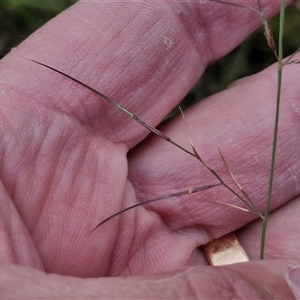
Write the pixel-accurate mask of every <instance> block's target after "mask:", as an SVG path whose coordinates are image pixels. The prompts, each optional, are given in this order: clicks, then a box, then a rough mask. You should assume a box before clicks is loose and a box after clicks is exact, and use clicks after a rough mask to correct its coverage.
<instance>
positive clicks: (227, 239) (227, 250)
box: [203, 232, 250, 266]
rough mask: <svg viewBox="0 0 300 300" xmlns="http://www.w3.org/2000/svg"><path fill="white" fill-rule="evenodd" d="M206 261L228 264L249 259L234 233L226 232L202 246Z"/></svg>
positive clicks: (211, 263)
mask: <svg viewBox="0 0 300 300" xmlns="http://www.w3.org/2000/svg"><path fill="white" fill-rule="evenodd" d="M203 251H204V254H205V256H206V259H207V261H208V263H209V264H210V265H212V266H222V265H229V264H234V263H238V262H245V261H249V260H250V259H249V257H248V255H247V253H246V252H245V250H244V248H243V247H242V246H241V244H240V242H239V240H238V239H237V236H236V235H235V233H233V232H231V233H228V234H226V235H224V236H222V237H220V238H218V239H216V240H213V241H211V242H209V243H207V244H206V245H204V246H203Z"/></svg>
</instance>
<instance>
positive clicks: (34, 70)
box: [0, 2, 300, 298]
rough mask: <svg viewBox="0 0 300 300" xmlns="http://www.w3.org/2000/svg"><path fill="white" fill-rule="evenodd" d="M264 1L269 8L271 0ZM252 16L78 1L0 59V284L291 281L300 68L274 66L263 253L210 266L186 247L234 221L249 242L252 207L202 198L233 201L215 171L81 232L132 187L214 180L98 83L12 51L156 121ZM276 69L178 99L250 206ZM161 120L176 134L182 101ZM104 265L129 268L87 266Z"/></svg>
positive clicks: (40, 288) (207, 292)
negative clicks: (173, 195)
mask: <svg viewBox="0 0 300 300" xmlns="http://www.w3.org/2000/svg"><path fill="white" fill-rule="evenodd" d="M264 9H265V12H266V14H267V15H269V16H271V15H273V14H274V13H275V12H277V11H278V5H277V4H276V3H266V4H265V5H264ZM200 21H201V22H200ZM220 22H222V24H221V25H220ZM259 25H260V19H259V18H258V17H257V16H256V15H255V14H254V13H252V12H249V11H246V10H245V11H244V10H238V13H237V9H236V8H234V7H226V6H223V5H220V4H217V3H207V4H200V3H193V4H192V3H183V2H178V3H177V2H176V3H172V4H167V3H159V4H157V3H152V4H151V3H147V2H144V3H143V2H142V3H140V2H139V3H122V4H120V3H115V4H114V3H112V2H111V3H109V2H106V3H102V2H93V3H84V2H79V3H78V4H76V5H75V6H74V7H72V8H71V9H69V10H68V11H66V12H65V13H63V14H61V15H60V16H59V17H57V18H56V19H54V20H53V21H51V22H50V23H48V24H47V25H46V26H44V27H43V28H42V29H40V30H38V31H37V32H36V33H35V34H34V35H32V36H31V37H30V38H29V39H27V40H26V41H25V42H24V43H23V44H22V45H20V46H19V47H18V48H17V49H15V51H13V52H11V53H10V54H9V55H8V56H7V57H6V58H5V59H3V60H2V61H1V75H0V76H1V91H2V93H1V130H2V137H3V138H2V147H1V149H2V186H1V199H2V201H1V217H2V218H1V222H2V226H1V228H2V229H1V230H2V234H1V236H2V242H1V252H0V253H1V257H2V262H3V264H2V266H1V268H2V272H0V273H1V276H2V277H1V282H2V286H1V289H0V290H2V291H3V290H4V289H3V288H4V287H5V288H6V291H5V290H4V293H3V294H2V296H3V297H4V296H7V295H14V296H15V297H18V296H19V297H20V295H21V296H24V295H26V297H42V296H45V295H46V296H48V298H49V297H50V298H54V297H68V298H71V297H75V296H77V297H82V298H83V297H85V298H87V297H90V298H91V297H99V298H101V297H102V298H105V297H106V298H107V297H115V298H120V297H124V298H132V297H136V298H141V297H142V298H163V297H166V298H175V297H177V298H180V297H181V298H191V297H193V296H194V297H196V296H197V297H198V298H201V297H202V298H213V297H219V298H220V297H221V298H226V297H241V298H245V297H250V296H252V297H256V298H258V297H264V296H270V295H273V296H274V297H275V296H276V297H278V298H279V297H282V298H287V297H291V295H292V292H291V290H290V289H289V288H288V285H287V282H286V280H285V278H286V274H287V271H288V270H290V269H291V268H292V266H294V265H297V264H299V260H298V253H297V249H298V247H299V242H298V240H297V239H296V236H297V232H298V226H299V225H298V223H297V221H296V220H297V215H298V214H297V211H298V209H299V208H298V206H299V204H298V203H297V198H295V197H297V196H298V194H299V187H298V186H297V178H298V174H299V168H298V166H297V164H299V154H298V152H296V149H298V147H299V140H300V139H299V138H298V137H299V128H298V126H299V125H298V123H297V122H298V117H297V111H298V110H297V109H298V107H299V104H298V103H297V100H298V98H299V96H298V94H299V90H298V89H299V88H298V84H297V82H298V81H297V74H298V73H297V72H299V68H297V67H295V66H290V67H287V68H286V70H285V77H284V78H285V82H284V84H283V86H284V90H283V95H284V97H283V109H282V114H281V118H282V119H281V120H282V121H281V124H280V126H281V127H280V140H279V151H278V153H279V157H278V162H277V168H278V170H279V171H280V173H279V172H278V173H277V174H278V175H277V176H276V178H275V190H274V199H273V204H272V209H275V208H277V207H279V206H281V205H284V206H282V207H280V209H278V210H277V211H276V212H274V213H272V215H271V218H270V224H269V231H268V241H267V248H266V257H267V258H269V259H270V260H266V261H252V262H249V263H246V264H236V265H231V266H226V267H222V268H214V267H210V266H207V264H206V262H205V259H204V257H203V254H202V252H201V250H199V248H198V247H199V246H201V245H204V244H206V243H207V242H208V241H210V240H211V239H213V238H217V237H219V236H222V235H224V234H225V233H227V232H230V231H236V230H239V231H238V235H239V238H240V240H241V242H242V244H243V246H244V248H245V249H246V251H247V252H248V254H249V256H250V258H252V259H257V256H258V253H259V237H260V221H256V222H253V223H251V224H249V225H248V226H247V227H245V225H246V224H248V223H250V222H251V221H253V220H254V219H255V216H253V215H250V214H246V213H244V212H240V211H237V210H233V209H232V208H229V207H228V208H226V207H224V206H222V205H218V204H215V203H211V202H209V201H208V200H213V201H221V202H224V203H230V204H236V205H241V203H240V202H239V200H237V199H235V198H234V197H233V196H232V194H230V193H228V192H227V191H226V190H224V188H222V187H218V188H214V189H210V190H207V191H204V192H201V193H198V194H195V195H189V196H186V197H180V198H179V197H178V199H172V200H165V201H160V202H157V203H153V204H152V205H148V206H147V207H140V208H138V209H135V210H131V211H130V212H127V213H125V214H123V215H121V216H119V217H117V218H115V219H113V220H111V221H110V222H108V223H106V224H104V225H103V226H101V227H99V228H98V229H97V230H95V231H93V232H91V233H89V232H90V231H91V229H93V228H94V227H95V226H96V225H97V224H98V223H99V222H100V221H102V220H103V219H105V218H106V217H107V216H109V215H110V214H112V213H114V212H116V211H118V210H120V209H122V208H124V207H127V206H129V205H131V204H134V203H137V201H142V200H146V199H150V198H154V197H155V196H160V195H164V194H168V193H170V192H174V191H177V190H182V189H186V188H191V187H194V186H201V185H206V184H211V183H217V182H216V180H215V179H214V178H213V177H212V176H211V175H210V174H208V173H207V171H205V170H204V169H203V167H201V166H200V165H199V163H197V161H195V160H194V159H193V158H191V157H189V156H187V155H186V154H185V153H182V152H181V151H179V150H177V149H176V148H174V147H172V145H169V144H167V143H166V142H164V141H162V140H159V139H158V138H157V137H153V136H149V137H148V138H146V137H147V135H148V131H147V130H145V128H143V127H141V126H140V125H139V124H137V123H134V121H133V120H132V119H130V118H129V117H128V116H126V115H124V114H123V113H122V112H120V111H118V110H117V109H116V108H115V107H112V106H111V105H110V104H108V103H106V102H105V101H104V100H103V99H99V98H98V97H96V96H95V95H93V94H91V93H90V92H89V91H87V90H85V89H83V88H82V87H80V86H79V85H77V84H74V83H73V82H71V81H69V80H66V79H64V78H62V77H61V76H58V74H55V73H53V72H51V71H49V70H47V69H45V68H42V67H41V66H38V65H36V64H33V63H32V62H31V61H29V60H26V59H24V58H23V57H28V58H32V59H35V60H38V61H41V62H43V63H46V64H48V65H50V66H52V67H55V68H57V69H59V70H61V71H63V72H65V73H67V74H70V75H72V76H73V77H75V78H77V79H79V80H81V81H83V82H85V83H86V84H88V85H90V86H92V87H94V88H95V89H97V90H99V91H101V92H102V93H104V94H106V95H108V96H110V97H111V98H113V99H114V100H116V101H117V102H120V103H121V104H122V105H124V106H125V107H127V108H128V109H130V110H131V111H133V112H135V113H136V114H137V115H138V116H140V117H141V118H142V119H144V120H146V121H147V122H148V123H151V124H152V125H154V126H156V125H158V124H159V123H160V122H161V121H162V120H163V118H164V117H165V116H166V115H167V113H168V112H169V111H170V110H171V109H172V108H173V107H174V106H176V105H177V104H178V103H179V101H180V100H181V99H182V98H183V96H184V95H185V94H186V93H187V92H188V90H189V89H190V88H191V87H192V86H193V84H194V83H195V82H196V81H197V80H198V79H199V77H200V76H201V74H202V72H203V70H204V69H205V67H206V65H207V64H208V63H210V62H211V61H214V60H216V59H218V58H220V57H221V56H222V55H224V54H226V53H227V52H229V51H230V50H231V49H232V48H234V47H235V46H236V45H238V44H239V43H240V42H241V41H242V40H243V39H244V38H245V37H246V36H247V35H248V34H249V33H250V32H252V31H253V30H254V29H255V28H256V27H258V26H259ZM275 78H276V66H273V67H270V68H269V69H267V70H265V71H264V72H262V73H260V74H258V75H255V76H253V77H250V78H247V79H244V80H243V81H239V82H237V83H236V84H235V85H233V86H232V87H230V88H229V89H227V90H226V91H224V92H222V93H220V94H217V95H215V96H213V97H211V98H210V99H207V100H206V101H203V102H201V103H200V104H198V105H197V106H195V107H193V108H192V109H190V110H188V111H187V112H185V117H186V120H187V123H188V124H189V127H190V130H191V134H192V138H193V142H194V144H195V146H196V149H197V150H198V151H199V152H200V153H201V155H202V156H203V158H204V159H205V160H206V161H207V162H209V164H211V165H213V166H214V168H215V169H217V170H218V171H219V172H220V173H221V174H222V175H224V176H225V178H226V176H227V180H229V178H228V175H226V170H225V168H224V166H223V164H222V161H221V160H220V158H219V156H218V147H220V149H221V150H222V152H223V154H224V156H225V158H226V161H227V162H228V163H229V165H230V166H231V169H232V170H233V171H234V173H235V175H236V176H237V177H238V179H239V180H240V182H241V183H242V185H243V187H244V188H245V190H247V191H249V194H250V195H251V198H253V199H254V202H255V203H256V205H257V206H258V207H259V208H260V210H261V211H263V209H264V205H265V198H266V197H265V194H266V190H267V181H268V179H267V176H268V167H269V156H270V149H271V141H270V140H271V137H272V126H273V113H274V111H273V110H274V99H275V93H276V88H275V87H276V84H275V83H274V82H275ZM161 130H162V131H163V132H164V133H165V134H166V135H168V136H170V137H171V138H172V139H173V140H176V141H178V143H180V144H182V145H184V146H186V147H187V148H188V147H189V145H188V144H189V140H188V137H187V134H186V128H185V126H184V123H183V122H182V119H181V117H177V118H175V119H173V120H172V121H171V122H169V123H166V124H165V125H163V126H162V127H161ZM129 149H132V150H131V151H130V152H129V155H128V157H129V161H128V165H127V159H126V155H127V152H128V150H129ZM127 166H128V168H127ZM127 173H128V174H127ZM292 199H294V200H292ZM287 219H288V220H289V222H286V220H287ZM287 232H288V235H287ZM283 237H284V238H285V243H278V241H281V240H282V239H283ZM278 258H280V259H278ZM12 264H17V266H16V265H12ZM24 266H25V267H24ZM27 267H31V268H27ZM45 271H46V272H52V273H56V274H58V275H48V274H47V273H45ZM161 272H168V273H164V274H161ZM159 273H160V274H159ZM148 274H151V275H148ZM62 275H65V276H62ZM66 275H69V276H66ZM110 275H131V276H129V277H127V278H118V277H112V278H103V277H100V276H110ZM132 275H143V276H140V277H134V276H132ZM147 275H148V276H147ZM70 276H72V277H70ZM79 277H99V278H94V279H91V278H90V279H88V280H83V279H81V278H79ZM237 281H238V283H237ZM116 286H118V290H116ZM68 288H69V289H68ZM70 288H71V289H70ZM5 292H6V294H5Z"/></svg>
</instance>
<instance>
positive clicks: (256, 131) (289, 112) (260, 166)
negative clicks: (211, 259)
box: [129, 65, 300, 257]
mask: <svg viewBox="0 0 300 300" xmlns="http://www.w3.org/2000/svg"><path fill="white" fill-rule="evenodd" d="M299 71H300V69H299V68H298V67H297V66H289V67H287V68H286V69H284V82H283V93H282V106H281V115H280V116H281V119H280V127H279V141H278V149H277V153H278V155H277V162H276V173H275V180H274V192H273V197H272V203H271V209H275V208H277V207H279V206H280V205H282V204H284V203H286V202H288V201H289V200H291V199H293V198H294V197H295V196H297V195H298V194H299V192H300V190H299V184H298V181H297V178H299V161H300V156H299V151H298V150H297V149H299V146H300V145H299V141H300V135H299V132H300V131H299V118H298V115H297V112H298V108H299V92H300V90H299V88H298V85H297V83H296V78H298V76H299ZM275 99H276V66H275V65H274V66H272V67H270V68H268V69H266V70H265V71H263V72H261V73H259V74H257V75H254V76H252V77H249V78H246V79H244V80H243V81H240V82H237V83H236V84H235V85H233V86H231V87H229V88H228V89H227V90H226V91H224V92H222V93H219V94H217V95H214V96H213V97H211V98H209V99H207V100H206V101H204V102H202V103H199V104H198V105H197V106H196V107H194V108H192V109H191V110H189V111H187V112H186V113H185V118H186V120H187V123H188V124H189V128H190V131H191V136H192V139H193V142H194V145H195V147H196V149H197V151H198V152H199V153H200V155H201V156H202V158H203V159H204V160H205V161H206V162H207V163H208V164H209V165H210V166H212V167H213V168H214V169H215V170H216V171H217V172H218V174H220V175H221V176H222V178H224V180H225V181H226V182H227V183H228V184H229V185H230V186H232V187H233V188H235V190H237V191H238V189H237V188H236V186H235V184H234V182H233V181H232V179H231V178H230V176H229V174H228V172H227V170H226V168H225V167H224V164H223V161H222V159H221V158H220V156H219V153H218V147H219V148H220V149H221V150H222V153H223V155H224V157H225V159H226V161H227V163H228V165H229V166H230V168H231V170H232V172H233V174H234V175H235V176H236V178H237V179H238V180H239V182H240V183H241V185H242V186H243V188H244V189H245V191H246V192H247V193H248V195H249V196H250V198H251V199H252V201H253V202H254V203H255V205H256V207H257V208H258V209H259V210H260V211H261V213H263V212H264V209H265V205H266V198H267V196H266V195H267V189H268V174H269V167H270V166H269V165H270V155H271V147H272V135H273V126H274V110H275V107H274V102H275ZM162 130H163V131H164V132H165V133H166V135H168V136H169V137H170V138H172V139H174V140H176V141H178V143H180V144H181V145H184V146H186V147H188V143H189V139H188V134H187V132H186V128H185V126H184V123H183V122H182V120H181V119H180V117H178V118H177V119H174V120H173V121H172V122H170V123H169V124H167V125H166V126H163V127H162ZM129 178H130V180H131V181H132V182H133V183H134V186H135V189H136V191H137V198H138V199H139V200H140V201H143V200H145V199H149V198H153V197H156V196H159V195H164V194H169V193H174V192H175V191H176V190H177V191H178V190H181V189H182V188H183V187H186V188H192V187H195V186H201V185H207V184H211V183H215V182H218V181H217V180H216V179H215V178H214V177H213V176H212V174H211V173H209V172H208V171H207V170H206V169H205V168H204V167H203V166H201V164H200V163H199V162H198V161H196V160H195V159H194V158H193V157H189V156H187V155H186V154H185V153H182V152H181V151H179V150H177V149H175V148H174V147H173V146H172V145H169V144H167V143H165V142H164V141H161V140H159V139H156V138H155V137H151V138H149V139H148V140H147V141H145V143H143V144H141V146H140V148H137V149H136V150H135V151H134V152H133V153H132V155H131V156H130V165H129ZM210 201H214V202H221V203H225V204H231V205H236V206H241V207H245V206H244V204H243V203H242V202H241V201H240V200H239V199H238V198H236V197H235V196H234V195H233V194H232V193H231V192H229V191H228V190H226V189H224V188H221V187H217V188H214V189H210V190H207V191H202V192H200V193H198V194H194V195H188V196H185V197H178V198H177V199H174V198H173V199H170V200H169V201H160V202H159V203H153V204H150V205H148V206H147V207H145V208H144V209H143V208H140V210H139V211H136V214H138V216H139V218H141V219H143V220H145V215H148V216H152V217H151V220H153V218H154V217H153V212H154V215H155V214H157V219H156V221H157V222H159V223H160V222H161V224H163V225H162V226H165V228H166V231H167V232H170V230H171V232H173V233H180V234H179V235H176V234H175V235H173V238H174V240H173V241H172V251H174V250H175V249H176V247H178V248H180V249H182V247H183V246H182V244H184V245H185V246H186V247H188V246H187V241H185V242H184V243H181V242H182V241H183V240H184V239H188V238H187V237H188V236H189V237H192V240H193V241H194V242H195V244H196V245H203V244H206V243H207V242H208V241H209V240H211V239H213V238H217V237H219V236H222V235H224V234H225V233H228V232H230V231H233V230H236V229H238V228H240V227H242V226H243V225H245V224H247V223H248V222H250V221H252V220H253V219H255V218H257V216H255V215H253V214H250V213H245V212H243V211H240V210H238V209H233V208H232V207H228V206H224V205H222V204H218V203H212V202H210ZM149 212H150V213H149ZM142 216H143V217H142ZM143 224H145V221H144V222H143ZM149 224H150V222H149ZM149 226H151V225H149ZM152 226H153V225H152ZM138 228H139V227H138ZM151 228H153V227H151ZM191 228H192V229H193V230H191ZM160 230H161V229H160ZM183 233H186V235H184V234H183ZM153 240H154V239H153ZM153 240H152V242H153ZM161 244H162V242H161V243H160V245H161ZM190 247H192V245H190ZM157 251H158V253H160V250H159V249H158V250H157ZM175 251H176V250H175ZM187 253H189V252H188V251H186V254H187ZM256 255H257V256H256V257H258V251H257V253H256Z"/></svg>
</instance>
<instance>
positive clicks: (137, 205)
mask: <svg viewBox="0 0 300 300" xmlns="http://www.w3.org/2000/svg"><path fill="white" fill-rule="evenodd" d="M219 185H221V183H217V184H210V185H205V186H200V187H196V188H193V189H188V190H184V191H181V192H176V193H172V194H168V195H164V196H160V197H157V198H153V199H150V200H146V201H143V202H139V203H137V204H134V205H132V206H129V207H126V208H124V209H122V210H120V211H118V212H116V213H114V214H112V215H111V216H109V217H108V218H106V219H105V220H103V221H102V222H100V223H99V224H98V225H97V226H95V227H94V228H93V229H92V230H91V231H90V232H92V231H94V230H95V229H97V228H98V227H99V226H101V225H103V224H104V223H106V222H108V221H109V220H111V219H113V218H115V217H116V216H118V215H120V214H122V213H124V212H126V211H128V210H131V209H133V208H136V207H139V206H142V205H146V204H149V203H152V202H156V201H160V200H165V199H169V198H173V197H178V196H183V195H190V194H195V193H198V192H200V191H204V190H208V189H211V188H213V187H216V186H219Z"/></svg>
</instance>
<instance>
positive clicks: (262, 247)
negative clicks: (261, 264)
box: [260, 0, 285, 259]
mask: <svg viewBox="0 0 300 300" xmlns="http://www.w3.org/2000/svg"><path fill="white" fill-rule="evenodd" d="M284 13H285V0H281V6H280V21H279V39H278V73H277V96H276V111H275V124H274V132H273V145H272V156H271V167H270V177H269V186H268V197H267V203H266V208H265V214H264V219H263V225H262V233H261V244H260V259H263V258H264V254H265V242H266V233H267V225H268V219H269V212H270V207H271V200H272V191H273V181H274V172H275V158H276V148H277V139H278V125H279V111H280V98H281V83H282V68H283V63H282V48H283V45H282V44H283V27H284Z"/></svg>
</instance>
